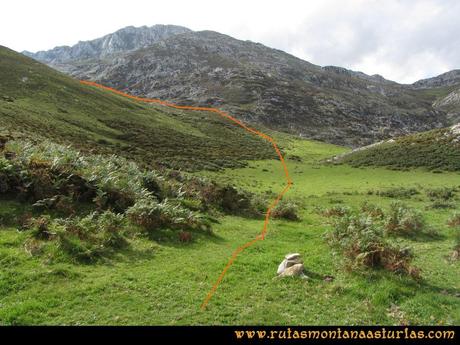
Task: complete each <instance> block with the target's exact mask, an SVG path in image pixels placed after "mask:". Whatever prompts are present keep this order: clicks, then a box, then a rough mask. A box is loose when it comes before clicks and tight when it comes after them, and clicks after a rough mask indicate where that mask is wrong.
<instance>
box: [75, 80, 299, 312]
mask: <svg viewBox="0 0 460 345" xmlns="http://www.w3.org/2000/svg"><path fill="white" fill-rule="evenodd" d="M80 83H82V84H85V85H90V86H95V87H98V88H100V89H104V90H108V91H111V92H114V93H116V94H118V95H121V96H124V97H128V98H131V99H134V100H136V101H139V102H144V103H156V104H161V105H164V106H166V107H170V108H175V109H184V110H194V111H209V112H212V113H216V114H218V115H220V116H222V117H225V118H226V119H228V120H230V121H232V122H234V123H235V124H237V125H238V126H240V127H242V128H244V129H245V130H247V131H248V132H250V133H252V134H255V135H257V136H259V137H261V138H263V139H265V140H267V141H269V142H270V143H271V144H272V146H273V148H274V149H275V151H276V154H277V155H278V157H279V159H280V162H281V165H282V166H283V169H284V175H285V176H284V177H285V179H286V186H285V187H284V188H283V190H282V191H281V192H280V193H279V194H278V196H277V197H276V199H275V200H273V202H272V203H271V205H270V206H269V207H268V209H267V211H266V212H265V221H264V226H263V228H262V232H261V233H260V234H259V235H258V236H256V237H255V238H254V239H252V240H251V241H249V242H247V243H245V244H243V245H242V246H240V247H238V248H237V249H236V250H235V251H234V252H233V254H232V256H231V257H230V259H229V260H228V262H227V264H226V265H225V267H224V269H223V270H222V272H221V273H220V275H219V277H218V278H217V280H216V282H215V283H214V285H213V286H212V288H211V290H210V291H209V292H208V294H207V295H206V297H205V299H204V301H203V303H202V304H201V309H203V310H204V309H206V306H207V305H208V303H209V301H210V299H211V297H212V296H213V295H214V293H215V292H216V290H217V288H218V287H219V285H220V283H221V282H222V280H223V279H224V276H225V274H226V273H227V271H228V269H229V268H230V266H232V265H233V262H234V261H235V259H236V258H237V256H238V255H239V254H240V253H241V252H242V251H243V250H245V249H246V248H248V247H250V246H252V245H253V244H254V243H256V242H257V241H262V240H264V239H265V235H266V234H267V227H268V222H269V221H270V213H271V212H272V210H273V208H274V207H275V206H276V205H277V204H278V203H279V201H280V200H281V199H282V197H283V195H284V194H285V193H286V192H287V191H288V190H289V188H291V186H292V180H291V178H290V177H289V171H288V168H287V166H286V162H285V161H284V158H283V155H282V154H281V151H280V149H279V148H278V145H276V142H275V140H274V139H273V138H272V137H270V136H268V135H266V134H264V133H262V132H259V131H258V130H256V129H254V128H251V127H249V126H246V125H245V124H244V123H243V122H241V121H240V120H237V119H235V118H234V117H233V116H231V115H230V114H228V113H226V112H224V111H222V110H220V109H216V108H208V107H192V106H187V105H177V104H174V103H169V102H166V101H162V100H160V99H155V98H142V97H137V96H132V95H129V94H127V93H124V92H122V91H118V90H116V89H113V88H111V87H107V86H104V85H101V84H97V83H94V82H92V81H86V80H81V81H80Z"/></svg>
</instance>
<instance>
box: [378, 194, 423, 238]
mask: <svg viewBox="0 0 460 345" xmlns="http://www.w3.org/2000/svg"><path fill="white" fill-rule="evenodd" d="M425 227H426V224H425V221H424V219H423V216H422V215H421V213H419V212H418V211H416V210H414V209H412V208H410V207H408V206H406V205H404V204H402V203H400V202H394V203H392V204H391V205H390V210H389V212H388V215H387V216H386V218H385V222H384V228H385V230H386V232H387V233H389V234H393V235H403V236H407V235H415V234H419V233H421V232H423V230H425Z"/></svg>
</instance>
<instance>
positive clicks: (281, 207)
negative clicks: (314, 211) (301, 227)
mask: <svg viewBox="0 0 460 345" xmlns="http://www.w3.org/2000/svg"><path fill="white" fill-rule="evenodd" d="M298 212H299V206H298V205H297V204H296V203H294V202H292V201H289V200H287V201H285V200H283V199H282V200H280V201H279V202H278V204H277V205H276V206H275V207H274V208H273V210H272V212H271V216H272V217H273V218H276V219H287V220H291V221H298V220H300V218H299V215H298Z"/></svg>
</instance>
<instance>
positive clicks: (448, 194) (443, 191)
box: [426, 187, 457, 201]
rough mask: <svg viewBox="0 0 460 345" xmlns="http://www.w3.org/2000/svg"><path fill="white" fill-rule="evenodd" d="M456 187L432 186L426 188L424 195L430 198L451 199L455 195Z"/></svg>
mask: <svg viewBox="0 0 460 345" xmlns="http://www.w3.org/2000/svg"><path fill="white" fill-rule="evenodd" d="M456 191H457V189H456V188H449V187H441V188H432V189H427V190H426V195H427V196H428V197H429V198H430V199H431V200H432V201H434V200H437V199H441V200H444V201H447V200H451V199H453V198H454V197H455V193H456Z"/></svg>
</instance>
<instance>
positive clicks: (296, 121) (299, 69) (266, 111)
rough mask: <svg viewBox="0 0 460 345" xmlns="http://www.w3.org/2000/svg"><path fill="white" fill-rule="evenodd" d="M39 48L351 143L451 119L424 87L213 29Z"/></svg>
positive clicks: (142, 89)
mask: <svg viewBox="0 0 460 345" xmlns="http://www.w3.org/2000/svg"><path fill="white" fill-rule="evenodd" d="M105 37H106V36H105ZM120 46H123V45H120ZM33 57H34V58H36V59H38V60H40V61H43V62H45V63H48V64H49V65H50V66H52V67H54V68H56V69H59V70H61V71H63V72H65V73H67V74H70V75H72V76H74V77H76V78H79V79H89V80H93V81H97V82H100V83H102V84H105V85H108V86H111V87H114V88H117V89H120V90H123V91H125V92H129V93H132V94H134V95H138V96H144V97H152V98H162V99H168V100H173V101H175V102H178V103H182V104H194V105H204V106H216V107H221V108H223V109H226V110H227V111H230V112H231V113H232V114H234V115H235V116H237V117H239V118H241V119H243V120H245V121H248V122H253V123H259V124H262V125H264V126H267V127H270V128H274V129H277V130H283V131H286V132H290V133H295V134H297V135H299V136H301V137H307V138H312V139H318V140H322V141H327V142H331V143H336V144H342V145H348V146H352V147H357V146H361V145H366V144H370V143H372V142H376V141H380V140H384V139H386V138H389V137H393V136H400V135H404V134H407V133H412V132H418V131H424V130H430V129H433V128H440V127H444V126H446V125H448V124H449V121H450V120H449V117H448V116H447V112H446V111H445V110H443V109H442V107H441V108H440V107H435V106H434V105H433V103H434V102H435V101H436V100H437V99H438V98H434V97H433V96H432V95H431V94H430V95H428V94H427V93H426V88H424V89H420V90H419V88H418V87H414V86H408V85H401V84H398V83H395V82H392V81H389V80H386V79H384V78H383V77H381V76H379V75H374V76H369V75H366V74H364V73H362V72H355V71H350V70H347V69H345V68H341V67H337V66H325V67H321V66H317V65H314V64H311V63H309V62H307V61H304V60H301V59H299V58H296V57H294V56H292V55H290V54H287V53H285V52H283V51H280V50H277V49H272V48H269V47H266V46H264V45H262V44H260V43H254V42H251V41H241V40H237V39H234V38H232V37H230V36H227V35H223V34H220V33H217V32H213V31H201V32H193V31H187V30H185V32H182V33H178V34H173V35H169V36H168V35H167V37H164V38H162V39H159V40H158V41H156V42H154V43H153V44H150V45H148V46H145V47H142V48H138V49H134V50H125V51H122V52H115V53H111V54H110V56H108V55H106V56H105V57H103V58H102V57H99V56H97V55H96V56H93V57H88V58H78V59H71V60H65V59H62V58H55V59H54V60H53V62H50V61H49V60H48V61H47V60H43V59H42V58H41V57H40V55H35V56H33ZM63 61H64V62H63ZM448 80H449V81H451V80H453V79H452V78H448ZM459 85H460V84H459ZM438 96H447V91H446V93H445V94H443V93H441V94H439V92H438V93H437V94H436V97H438Z"/></svg>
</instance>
